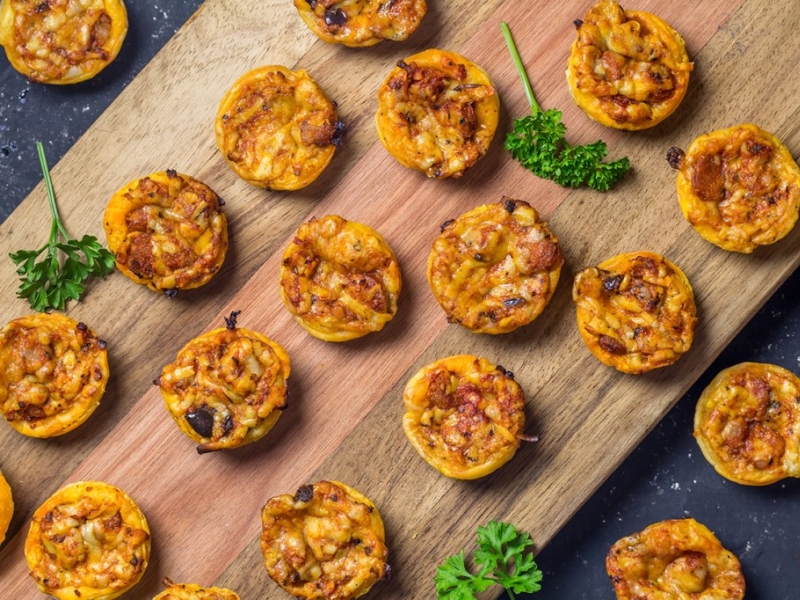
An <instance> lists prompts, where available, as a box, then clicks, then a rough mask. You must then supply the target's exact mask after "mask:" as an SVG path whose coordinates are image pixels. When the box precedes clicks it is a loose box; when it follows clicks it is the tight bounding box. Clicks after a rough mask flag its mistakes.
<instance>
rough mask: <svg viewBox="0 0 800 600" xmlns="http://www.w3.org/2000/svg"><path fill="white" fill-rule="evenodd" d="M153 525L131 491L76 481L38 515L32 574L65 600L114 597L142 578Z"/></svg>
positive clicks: (29, 546)
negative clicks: (149, 525) (151, 525)
mask: <svg viewBox="0 0 800 600" xmlns="http://www.w3.org/2000/svg"><path fill="white" fill-rule="evenodd" d="M149 557H150V529H149V527H148V525H147V520H146V519H145V517H144V515H143V514H142V511H141V510H139V507H138V506H137V505H136V503H135V502H134V501H133V500H132V499H131V497H130V496H128V495H127V494H126V493H125V492H123V491H122V490H120V489H119V488H116V487H114V486H112V485H109V484H107V483H103V482H100V481H79V482H76V483H72V484H70V485H68V486H66V487H64V488H62V489H60V490H59V491H57V492H56V493H55V494H53V495H52V496H50V498H48V499H47V500H46V501H45V503H44V504H42V505H41V506H40V507H39V508H38V509H37V510H36V512H35V513H34V514H33V519H32V520H31V528H30V531H29V532H28V537H27V539H26V540H25V558H26V559H27V561H28V568H30V570H31V577H33V579H34V580H35V581H36V585H37V586H39V589H40V590H41V591H42V592H44V593H45V594H50V595H51V596H55V597H56V598H59V600H111V599H112V598H116V597H117V596H120V595H121V594H124V593H125V592H126V591H128V590H129V589H130V588H132V587H133V586H134V585H135V584H136V583H137V582H138V581H139V579H141V577H142V575H143V574H144V571H145V568H147V561H148V559H149Z"/></svg>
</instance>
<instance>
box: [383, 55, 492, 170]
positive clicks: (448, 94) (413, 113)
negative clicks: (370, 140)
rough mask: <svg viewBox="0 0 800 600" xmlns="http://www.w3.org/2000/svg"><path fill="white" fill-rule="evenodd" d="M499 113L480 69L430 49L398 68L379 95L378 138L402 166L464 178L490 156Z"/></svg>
mask: <svg viewBox="0 0 800 600" xmlns="http://www.w3.org/2000/svg"><path fill="white" fill-rule="evenodd" d="M499 112H500V102H499V100H498V98H497V92H496V90H495V88H494V86H493V85H492V81H491V79H489V76H488V75H487V74H486V72H485V71H484V70H483V69H481V68H480V67H479V66H478V65H476V64H475V63H473V62H472V61H470V60H467V59H466V58H464V57H463V56H461V55H459V54H456V53H454V52H447V51H446V50H437V49H430V50H425V51H424V52H420V53H419V54H414V55H413V56H409V57H408V58H406V59H405V60H401V61H400V62H398V63H397V66H396V67H395V68H394V69H393V70H392V71H391V72H390V73H389V76H388V77H387V78H386V80H385V81H384V82H383V84H382V85H381V87H380V89H379V90H378V113H377V116H376V119H375V122H376V126H377V129H378V138H379V139H380V140H381V143H383V145H384V147H385V148H386V149H387V150H388V151H389V153H390V154H391V155H392V156H394V157H395V158H396V159H397V160H398V161H399V162H400V164H402V165H404V166H406V167H409V168H412V169H417V170H419V171H422V172H423V173H425V174H426V175H427V176H428V177H435V178H437V179H442V178H445V177H460V176H461V175H462V174H463V173H464V170H465V169H467V168H469V167H471V166H472V165H474V164H475V163H476V162H477V161H478V159H479V158H480V157H482V156H483V155H484V154H486V152H487V151H488V150H489V145H490V144H491V143H492V138H493V137H494V133H495V130H496V129H497V122H498V118H499Z"/></svg>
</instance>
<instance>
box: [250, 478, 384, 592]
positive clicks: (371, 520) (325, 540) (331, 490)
mask: <svg viewBox="0 0 800 600" xmlns="http://www.w3.org/2000/svg"><path fill="white" fill-rule="evenodd" d="M261 522H262V525H263V529H262V533H261V551H262V552H263V554H264V565H265V566H266V568H267V572H268V573H269V576H270V577H272V579H273V580H274V581H275V582H276V583H277V584H278V585H279V586H281V587H282V588H283V589H284V590H286V591H287V592H289V593H290V594H292V595H293V596H295V597H296V598H308V599H312V598H313V599H314V600H321V599H324V600H349V599H350V598H358V597H359V596H363V595H364V594H366V593H367V592H368V591H369V589H370V588H371V587H372V586H373V584H375V582H377V581H378V580H380V579H388V578H389V577H390V576H391V569H390V567H389V565H388V564H386V558H387V556H388V554H389V550H388V549H387V548H386V543H385V542H386V539H385V534H384V529H383V521H382V520H381V515H380V513H379V512H378V509H377V508H376V507H375V505H374V504H373V503H372V502H371V501H370V500H369V499H368V498H367V497H366V496H364V495H363V494H361V493H360V492H358V491H356V490H354V489H353V488H351V487H350V486H347V485H345V484H343V483H340V482H338V481H320V482H318V483H314V484H311V485H304V486H302V487H301V488H300V489H298V490H297V492H296V493H295V494H294V496H292V495H289V494H285V495H282V496H276V497H274V498H271V499H270V500H269V501H268V502H267V504H266V506H264V510H263V511H262V512H261Z"/></svg>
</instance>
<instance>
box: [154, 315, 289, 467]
mask: <svg viewBox="0 0 800 600" xmlns="http://www.w3.org/2000/svg"><path fill="white" fill-rule="evenodd" d="M289 373H290V364H289V356H288V355H287V354H286V351H285V350H284V349H283V348H282V347H281V346H279V345H278V344H276V343H275V342H273V341H272V340H270V339H268V338H267V337H266V336H264V335H262V334H260V333H257V332H254V331H249V330H247V329H241V328H233V329H227V328H224V329H215V330H213V331H209V332H208V333H204V334H203V335H201V336H199V337H196V338H194V339H193V340H192V341H190V342H189V343H188V344H186V345H185V346H184V347H183V348H182V349H181V351H180V352H178V356H177V358H176V359H175V362H173V363H171V364H169V365H167V366H166V367H164V369H163V371H162V372H161V376H160V377H159V378H158V379H157V380H156V382H155V383H156V384H157V385H158V386H159V388H160V389H161V394H162V396H163V397H164V402H165V403H166V405H167V409H168V410H169V412H170V414H171V415H172V418H173V419H175V422H176V423H177V424H178V427H180V429H181V431H183V432H184V433H185V434H186V435H187V436H189V438H190V439H192V440H193V441H195V442H197V443H198V444H200V446H199V447H198V448H197V450H198V452H200V453H203V452H210V451H212V450H221V449H225V448H236V447H238V446H241V445H243V444H248V443H250V442H253V441H255V440H257V439H260V438H262V437H263V436H265V435H266V434H267V432H268V431H269V430H270V429H272V427H273V426H274V425H275V423H276V422H277V421H278V418H279V417H280V415H281V412H282V410H283V409H284V408H286V395H287V389H286V380H287V378H288V377H289Z"/></svg>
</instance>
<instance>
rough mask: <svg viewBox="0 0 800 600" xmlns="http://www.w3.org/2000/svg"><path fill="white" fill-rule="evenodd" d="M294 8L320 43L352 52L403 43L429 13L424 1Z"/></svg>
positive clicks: (320, 1)
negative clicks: (334, 45)
mask: <svg viewBox="0 0 800 600" xmlns="http://www.w3.org/2000/svg"><path fill="white" fill-rule="evenodd" d="M294 5H295V7H296V8H297V10H298V11H299V13H300V16H301V17H302V18H303V21H305V23H306V25H308V26H309V28H310V29H311V31H313V32H314V33H315V34H316V35H317V36H318V37H319V38H320V39H321V40H324V41H326V42H328V43H330V44H343V45H345V46H351V47H355V48H363V47H366V46H374V45H375V44H377V43H378V42H380V41H383V40H393V41H396V42H397V41H402V40H404V39H406V38H407V37H408V36H409V35H411V34H412V33H414V31H416V30H417V27H419V24H420V22H421V21H422V17H424V16H425V13H426V12H428V4H427V3H426V1H425V0H390V1H389V2H387V1H386V0H294Z"/></svg>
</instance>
